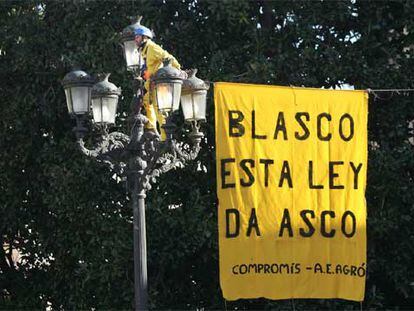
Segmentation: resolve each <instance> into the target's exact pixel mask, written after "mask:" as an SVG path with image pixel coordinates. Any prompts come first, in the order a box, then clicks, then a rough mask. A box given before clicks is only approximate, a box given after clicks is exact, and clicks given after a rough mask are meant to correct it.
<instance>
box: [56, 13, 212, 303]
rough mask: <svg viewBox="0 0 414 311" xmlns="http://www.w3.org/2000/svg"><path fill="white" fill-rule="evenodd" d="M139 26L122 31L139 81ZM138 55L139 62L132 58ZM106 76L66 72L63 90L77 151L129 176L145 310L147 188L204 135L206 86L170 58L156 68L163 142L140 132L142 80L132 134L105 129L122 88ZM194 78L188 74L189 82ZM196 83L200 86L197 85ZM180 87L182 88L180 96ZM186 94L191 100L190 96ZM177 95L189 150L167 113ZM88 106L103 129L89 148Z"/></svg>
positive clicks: (138, 293)
mask: <svg viewBox="0 0 414 311" xmlns="http://www.w3.org/2000/svg"><path fill="white" fill-rule="evenodd" d="M137 25H139V21H138V22H137V23H136V24H133V25H130V26H128V27H127V28H125V29H124V31H123V35H122V42H123V45H124V51H125V59H126V61H127V69H128V70H129V71H131V72H132V76H133V80H134V81H140V78H139V66H140V61H139V60H140V59H141V58H140V55H139V53H138V52H137V51H136V52H135V50H136V47H135V46H134V45H133V44H132V43H131V40H133V37H132V36H131V33H133V32H132V31H133V29H134V27H136V26H137ZM134 44H135V43H134ZM137 58H138V61H136V59H137ZM108 77H109V75H107V76H106V77H105V79H104V80H103V81H101V82H99V83H97V84H95V85H94V86H93V87H92V85H93V79H92V78H91V77H90V76H89V75H88V74H86V73H85V72H83V71H79V70H78V71H73V72H70V73H68V74H67V75H66V76H65V78H64V79H63V81H62V84H63V87H64V89H65V94H66V100H67V105H68V110H69V113H70V114H71V115H72V116H73V117H75V118H76V121H77V125H76V127H75V128H74V131H75V133H76V137H77V145H78V147H79V149H80V151H81V152H82V153H83V154H85V155H87V156H89V157H93V158H95V159H96V160H98V161H100V162H104V163H107V164H108V165H110V167H111V168H112V169H113V170H114V171H115V172H116V173H117V174H119V175H121V176H125V177H126V178H127V181H128V189H129V192H130V196H131V199H132V200H131V201H132V209H133V217H134V222H133V233H134V281H135V286H134V287H135V288H134V289H135V309H136V310H146V309H147V299H148V292H147V250H146V229H145V197H146V192H147V191H148V190H150V189H151V183H154V182H155V181H156V178H157V177H159V176H160V175H161V174H163V173H165V172H167V171H169V170H171V169H173V168H175V167H178V166H180V167H182V166H183V165H184V164H185V163H186V162H187V161H191V160H194V159H195V158H196V157H197V155H198V153H199V151H200V142H201V139H202V137H203V134H202V133H201V132H199V127H200V124H199V123H200V122H202V121H203V120H205V110H206V109H205V108H206V96H205V93H206V92H207V89H208V86H207V85H206V84H205V83H204V82H203V81H202V80H200V79H198V80H199V81H198V84H197V87H194V85H195V84H194V83H192V82H191V81H187V80H185V79H184V77H183V75H182V72H181V71H179V70H177V69H175V68H173V67H171V66H170V65H169V64H168V62H165V66H164V67H163V68H161V69H160V70H158V71H157V73H156V74H155V75H154V76H153V77H152V80H153V81H154V82H155V85H156V86H155V91H156V98H157V103H156V104H157V106H158V109H159V111H160V112H161V113H162V114H163V115H164V116H165V117H166V122H165V124H163V125H162V127H163V128H164V129H165V131H166V134H167V138H166V140H165V141H161V140H160V138H159V136H158V135H157V134H154V133H153V132H147V131H145V130H144V126H145V124H146V123H147V122H148V119H147V118H146V117H145V116H144V115H143V114H141V113H140V111H139V109H136V107H137V105H138V106H139V105H140V99H141V94H143V83H133V86H134V98H133V100H132V109H131V111H132V116H131V120H132V123H131V132H130V135H129V136H128V135H125V134H123V133H120V132H110V133H109V131H108V126H109V125H111V124H114V123H115V117H116V108H117V104H118V97H119V95H120V94H121V90H120V89H119V88H117V87H116V86H115V85H114V84H112V83H111V82H109V81H108ZM193 78H194V77H190V80H191V79H193ZM200 81H201V82H202V84H203V87H204V88H203V87H200V85H201V82H200ZM183 85H184V86H185V92H184V93H183V97H181V88H182V86H183ZM200 92H201V93H202V94H201V93H200ZM203 92H204V93H203ZM193 93H194V94H193ZM200 94H201V95H200ZM185 96H187V97H185ZM188 96H190V98H191V100H189V99H188ZM200 96H201V97H200ZM180 99H181V102H182V108H183V111H184V119H185V120H186V121H187V123H189V124H190V125H191V127H192V131H191V133H190V135H189V136H190V139H191V140H192V147H191V148H190V150H189V151H187V149H186V150H184V148H182V147H181V145H180V144H178V143H177V140H176V139H175V137H174V129H175V128H176V126H175V124H174V123H173V121H172V118H171V114H172V112H174V111H176V110H178V109H179V106H180ZM90 107H92V116H93V121H94V123H95V124H96V125H97V126H98V128H99V129H100V130H101V135H100V140H99V143H98V144H97V145H96V146H94V148H93V149H89V148H87V147H86V146H85V143H84V140H83V138H84V136H85V135H86V133H87V129H86V128H85V126H84V120H85V119H86V118H87V117H89V116H90Z"/></svg>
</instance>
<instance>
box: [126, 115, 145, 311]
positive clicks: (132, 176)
mask: <svg viewBox="0 0 414 311" xmlns="http://www.w3.org/2000/svg"><path fill="white" fill-rule="evenodd" d="M144 123H145V117H144V116H142V115H140V114H136V115H135V116H134V124H133V126H132V131H131V142H130V145H129V146H128V150H129V152H130V154H131V156H130V159H129V164H128V170H129V172H128V183H129V185H130V191H131V199H132V211H133V233H134V293H135V310H137V311H141V310H147V301H148V276H147V275H148V274H147V238H146V226H145V197H146V191H145V188H144V178H145V177H144V170H145V168H146V167H147V162H146V161H145V160H144V159H143V156H144V152H145V151H144V144H143V143H142V141H141V139H142V136H143V134H144Z"/></svg>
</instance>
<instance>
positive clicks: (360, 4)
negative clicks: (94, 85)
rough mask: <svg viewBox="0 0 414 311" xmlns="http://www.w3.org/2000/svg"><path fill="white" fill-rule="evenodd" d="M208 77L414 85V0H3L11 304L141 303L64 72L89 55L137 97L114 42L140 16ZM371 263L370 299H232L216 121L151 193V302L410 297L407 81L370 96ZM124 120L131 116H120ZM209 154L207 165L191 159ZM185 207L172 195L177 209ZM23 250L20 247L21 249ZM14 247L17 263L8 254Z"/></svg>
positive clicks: (413, 111)
mask: <svg viewBox="0 0 414 311" xmlns="http://www.w3.org/2000/svg"><path fill="white" fill-rule="evenodd" d="M138 14H140V15H144V20H143V23H144V24H145V25H147V26H149V27H151V28H152V29H154V30H155V31H156V35H157V41H158V42H159V43H161V44H162V45H163V46H164V47H165V48H166V49H167V50H168V51H170V52H171V53H172V54H174V55H175V56H176V57H177V58H178V59H179V60H180V62H181V63H182V65H183V66H184V67H185V68H193V67H196V68H199V75H200V77H202V78H204V79H207V80H209V81H234V82H248V83H264V84H277V85H295V86H307V87H318V88H319V87H325V88H329V87H335V86H337V85H339V84H342V83H349V84H351V85H354V86H355V87H356V88H357V89H366V88H372V89H378V88H413V87H414V82H413V81H414V79H413V78H414V77H413V68H414V66H413V65H414V63H413V60H414V19H413V16H414V2H412V1H398V2H394V1H386V2H382V1H355V0H353V1H259V0H255V1H253V0H252V1H247V0H229V1H214V0H211V1H206V0H203V1H202V0H182V1H178V0H176V1H169V0H164V1H162V0H154V1H138V0H137V1H127V0H123V1H121V0H118V1H86V0H73V1H62V2H60V1H8V0H6V1H4V0H3V1H2V2H0V104H1V110H0V111H1V118H0V124H1V134H0V152H1V154H0V189H1V192H0V194H1V195H0V244H1V245H4V247H3V248H0V290H1V292H0V308H2V309H30V310H32V309H44V308H46V307H47V306H49V307H50V306H51V307H52V308H53V309H93V308H96V309H131V308H132V307H133V257H132V254H133V250H132V224H131V223H132V213H131V209H130V206H129V201H128V198H127V196H126V195H125V194H126V190H125V185H123V184H122V183H119V182H117V180H116V179H114V178H111V173H110V171H109V170H108V169H106V168H105V167H103V166H101V165H100V164H97V163H95V162H93V161H91V160H89V159H87V158H86V157H83V156H82V155H81V154H80V153H79V152H77V150H76V148H75V144H74V134H73V133H72V131H71V129H72V127H73V121H72V120H71V119H70V118H69V116H68V114H67V112H66V107H65V98H64V93H63V89H62V87H61V84H60V81H61V80H62V78H63V77H64V75H65V74H66V73H67V72H69V71H70V70H71V69H72V66H74V65H79V66H81V68H83V69H84V70H86V71H88V72H89V73H90V74H97V73H100V72H112V76H111V80H112V81H113V82H114V83H115V84H116V85H118V86H122V88H123V100H122V102H123V104H122V105H121V107H120V114H119V118H118V121H119V122H118V123H119V125H118V129H119V130H125V129H126V128H125V123H126V122H122V121H123V116H124V114H123V112H124V111H127V110H128V109H127V107H126V106H127V105H126V104H125V103H129V101H130V100H131V96H132V91H131V88H130V82H129V81H130V77H129V74H128V73H127V71H126V69H125V65H124V60H123V57H122V51H121V48H120V47H119V41H118V40H119V33H120V31H121V30H122V29H123V28H124V27H126V26H127V25H128V24H130V19H129V17H131V16H136V15H138ZM369 111H370V114H369V140H370V149H369V173H368V174H369V176H368V189H367V202H368V240H369V241H368V276H367V286H366V298H365V301H364V302H363V303H362V304H359V303H354V302H347V301H341V300H286V301H269V300H264V299H256V300H240V301H236V302H228V301H227V302H226V301H224V299H223V298H222V296H221V292H220V287H219V282H218V280H219V277H218V246H217V240H218V238H217V221H216V218H217V212H216V210H217V200H216V195H215V189H216V188H215V187H216V185H215V161H214V127H213V125H214V120H213V116H214V113H213V104H212V99H210V106H209V116H210V117H209V122H208V124H207V125H206V126H205V128H204V129H205V131H206V133H207V140H206V142H205V143H204V145H203V149H202V151H201V154H200V156H199V161H198V163H197V162H195V163H192V164H191V165H189V166H188V167H186V168H185V169H183V170H177V171H174V172H171V173H169V174H167V175H165V176H163V178H161V180H160V182H159V183H158V185H157V187H156V189H153V190H152V191H151V192H150V193H149V196H148V198H147V235H148V252H149V259H148V264H149V290H150V292H149V295H150V307H151V308H152V309H203V308H205V309H228V310H236V309H237V310H240V309H241V310H244V309H275V310H294V309H298V310H299V309H315V310H320V309H330V310H333V309H349V310H352V309H360V308H363V309H371V310H376V309H378V310H383V309H390V310H397V309H411V308H414V265H413V263H414V226H413V217H414V216H413V215H414V204H413V202H414V187H413V185H414V182H413V175H414V148H413V146H412V145H411V144H409V143H408V139H409V137H410V136H411V137H412V136H413V134H412V132H411V133H410V132H409V128H408V123H409V121H410V120H413V119H414V103H413V95H412V93H404V92H399V93H396V92H394V93H380V92H378V93H376V94H372V95H371V99H370V106H369ZM124 119H125V118H124ZM198 165H201V166H202V167H204V168H205V170H196V167H197V166H198ZM173 207H176V208H173ZM13 250H14V252H13ZM16 250H18V251H19V252H20V253H21V254H22V261H21V262H20V263H18V262H16V261H13V260H12V259H13V258H12V255H13V254H14V255H16Z"/></svg>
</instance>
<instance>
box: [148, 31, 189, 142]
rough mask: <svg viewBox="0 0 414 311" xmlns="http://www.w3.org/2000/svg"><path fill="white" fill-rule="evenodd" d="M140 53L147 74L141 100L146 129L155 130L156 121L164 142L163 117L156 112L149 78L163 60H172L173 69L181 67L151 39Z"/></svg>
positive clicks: (153, 91)
mask: <svg viewBox="0 0 414 311" xmlns="http://www.w3.org/2000/svg"><path fill="white" fill-rule="evenodd" d="M141 53H142V54H141V55H142V57H143V59H144V62H145V64H146V67H147V68H146V70H147V72H146V73H145V75H144V76H145V79H146V81H145V84H144V87H145V90H146V91H147V92H146V93H145V95H144V98H143V105H144V109H145V111H146V115H147V118H148V119H149V121H150V124H147V126H146V128H148V129H155V130H156V124H157V121H158V123H159V125H160V131H161V140H165V131H164V130H163V129H162V127H161V125H162V124H164V122H165V119H164V117H163V115H162V114H161V113H159V112H158V109H157V107H156V105H155V90H153V89H152V88H151V76H152V75H153V74H154V73H156V72H157V70H158V69H160V68H161V67H162V66H163V63H162V61H163V60H164V59H165V58H169V59H171V60H172V62H171V65H172V66H173V67H175V68H177V69H180V67H181V66H180V64H179V63H178V61H177V60H176V59H175V57H174V56H172V55H171V54H170V53H168V52H167V51H165V50H164V49H163V48H162V47H160V46H159V45H158V44H156V43H155V42H153V41H152V40H151V39H147V41H146V42H145V45H144V47H143V48H142V50H141Z"/></svg>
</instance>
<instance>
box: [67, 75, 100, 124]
mask: <svg viewBox="0 0 414 311" xmlns="http://www.w3.org/2000/svg"><path fill="white" fill-rule="evenodd" d="M93 83H94V80H93V79H92V77H91V76H90V75H88V74H87V73H86V72H84V71H82V70H74V71H71V72H69V73H68V74H67V75H66V76H65V77H64V78H63V80H62V85H63V88H64V90H65V95H66V104H67V106H68V111H69V114H71V115H72V116H80V115H84V114H88V113H89V110H90V106H91V89H92V85H93Z"/></svg>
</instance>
